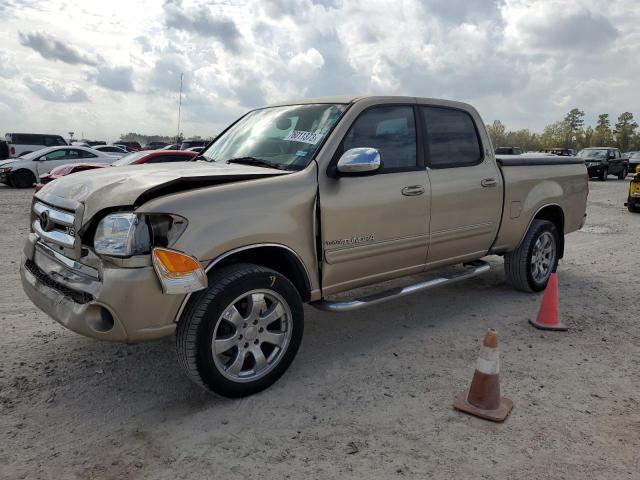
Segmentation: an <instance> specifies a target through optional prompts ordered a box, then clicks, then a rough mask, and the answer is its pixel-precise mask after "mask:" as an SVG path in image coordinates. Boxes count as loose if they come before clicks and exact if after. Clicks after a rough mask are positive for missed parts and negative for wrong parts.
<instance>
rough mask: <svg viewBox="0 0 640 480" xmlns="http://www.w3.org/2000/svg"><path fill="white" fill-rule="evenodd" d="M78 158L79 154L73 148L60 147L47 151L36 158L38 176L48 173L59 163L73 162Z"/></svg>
mask: <svg viewBox="0 0 640 480" xmlns="http://www.w3.org/2000/svg"><path fill="white" fill-rule="evenodd" d="M79 158H80V155H79V154H78V150H77V149H75V148H61V149H59V150H54V151H52V152H49V153H47V154H46V155H44V156H42V157H40V159H39V160H38V165H37V168H38V176H40V175H44V174H45V173H49V172H50V171H51V170H52V169H54V168H55V167H58V166H60V165H65V164H67V163H75V162H77V161H78V160H79Z"/></svg>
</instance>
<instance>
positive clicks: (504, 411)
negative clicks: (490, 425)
mask: <svg viewBox="0 0 640 480" xmlns="http://www.w3.org/2000/svg"><path fill="white" fill-rule="evenodd" d="M499 373H500V353H499V352H498V334H497V333H496V331H495V330H494V329H492V328H489V329H488V330H487V333H485V335H484V340H483V342H482V347H480V355H479V356H478V363H477V364H476V371H475V372H474V374H473V380H472V381H471V388H470V389H469V390H466V391H464V392H462V393H461V394H460V395H458V397H457V398H456V401H455V402H454V404H453V406H454V408H456V409H457V410H460V411H462V412H466V413H470V414H471V415H475V416H476V417H480V418H485V419H487V420H492V421H494V422H503V421H504V419H505V418H507V415H509V412H510V411H511V409H512V408H513V402H512V401H511V400H509V399H508V398H504V397H502V398H501V397H500V377H499Z"/></svg>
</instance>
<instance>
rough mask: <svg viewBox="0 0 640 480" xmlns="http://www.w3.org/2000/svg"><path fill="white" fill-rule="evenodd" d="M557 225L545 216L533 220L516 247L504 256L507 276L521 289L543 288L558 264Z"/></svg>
mask: <svg viewBox="0 0 640 480" xmlns="http://www.w3.org/2000/svg"><path fill="white" fill-rule="evenodd" d="M559 235H560V234H559V232H558V229H557V228H556V226H555V225H554V224H553V223H551V222H549V221H547V220H534V221H533V222H532V223H531V227H530V228H529V231H528V232H527V234H526V235H525V237H524V240H523V241H522V243H521V244H520V246H519V247H518V248H516V249H515V250H514V251H513V252H509V253H507V254H506V255H505V256H504V271H505V273H506V275H507V280H508V281H509V283H511V285H513V286H514V287H515V288H517V289H518V290H522V291H523V292H540V291H542V290H544V289H545V288H546V286H547V282H548V281H549V277H550V276H551V273H553V272H555V271H556V268H557V266H558V245H559V242H560V236H559Z"/></svg>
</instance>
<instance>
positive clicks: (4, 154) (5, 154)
mask: <svg viewBox="0 0 640 480" xmlns="http://www.w3.org/2000/svg"><path fill="white" fill-rule="evenodd" d="M7 158H9V144H8V143H7V142H6V141H4V140H0V160H6V159H7Z"/></svg>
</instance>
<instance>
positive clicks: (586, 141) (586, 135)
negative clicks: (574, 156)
mask: <svg viewBox="0 0 640 480" xmlns="http://www.w3.org/2000/svg"><path fill="white" fill-rule="evenodd" d="M593 135H594V130H593V127H592V126H591V125H589V126H588V127H587V128H585V129H584V132H583V134H582V137H581V138H580V140H579V141H578V145H577V147H576V148H578V149H582V148H585V147H590V146H591V142H592V140H593Z"/></svg>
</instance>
